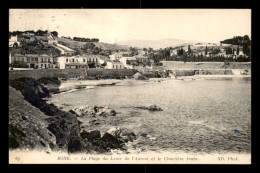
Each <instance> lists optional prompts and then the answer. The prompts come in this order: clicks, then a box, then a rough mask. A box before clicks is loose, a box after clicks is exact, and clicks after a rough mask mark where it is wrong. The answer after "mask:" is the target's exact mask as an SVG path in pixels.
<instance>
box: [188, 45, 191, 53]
mask: <svg viewBox="0 0 260 173" xmlns="http://www.w3.org/2000/svg"><path fill="white" fill-rule="evenodd" d="M190 54H191V49H190V45H188V55H190Z"/></svg>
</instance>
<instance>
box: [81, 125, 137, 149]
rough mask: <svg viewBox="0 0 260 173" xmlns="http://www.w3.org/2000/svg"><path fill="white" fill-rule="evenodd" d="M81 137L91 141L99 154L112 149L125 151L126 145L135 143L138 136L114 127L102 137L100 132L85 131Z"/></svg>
mask: <svg viewBox="0 0 260 173" xmlns="http://www.w3.org/2000/svg"><path fill="white" fill-rule="evenodd" d="M80 135H81V137H82V138H83V139H87V140H88V141H90V142H91V144H92V146H93V147H94V149H95V151H98V152H107V151H109V150H110V149H122V150H125V143H126V142H129V141H131V142H133V140H135V139H136V135H135V134H134V133H133V132H132V131H131V130H129V129H126V128H122V127H113V128H111V129H110V130H108V131H107V132H105V134H104V135H103V136H102V137H101V134H100V131H98V130H94V131H91V132H87V131H83V132H81V133H80Z"/></svg>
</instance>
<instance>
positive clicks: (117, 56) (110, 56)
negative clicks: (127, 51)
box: [109, 52, 122, 61]
mask: <svg viewBox="0 0 260 173" xmlns="http://www.w3.org/2000/svg"><path fill="white" fill-rule="evenodd" d="M121 57H122V53H121V52H116V53H114V54H112V55H109V58H110V60H112V61H114V60H119V59H120V58H121Z"/></svg>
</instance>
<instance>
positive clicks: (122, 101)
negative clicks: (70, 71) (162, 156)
mask: <svg viewBox="0 0 260 173" xmlns="http://www.w3.org/2000/svg"><path fill="white" fill-rule="evenodd" d="M113 82H115V81H113ZM49 101H50V102H52V103H54V104H55V105H57V106H59V107H61V108H62V109H64V110H69V109H72V108H77V107H81V106H86V105H93V106H94V105H97V106H109V107H111V108H113V109H115V111H116V112H117V115H116V116H114V117H109V118H107V120H105V121H104V122H105V123H103V124H100V125H95V126H90V127H89V131H91V130H100V131H101V132H102V133H105V132H106V131H107V130H109V129H110V128H112V127H115V126H116V127H124V128H128V129H131V130H132V131H133V132H134V133H135V134H138V135H139V136H140V138H138V140H136V141H135V142H133V143H132V146H134V147H133V150H139V151H144V152H145V151H153V152H182V151H183V152H189V153H230V152H231V153H245V154H248V153H250V152H251V77H208V78H196V79H193V78H189V79H182V80H178V79H171V78H169V79H158V80H149V81H137V80H133V79H132V80H117V81H116V84H115V85H104V86H91V85H89V86H86V87H85V88H83V89H82V88H81V89H79V90H73V92H64V93H60V94H54V95H52V98H51V99H50V100H49ZM150 105H156V106H159V107H160V108H162V109H163V111H149V110H145V109H140V108H138V107H143V106H150Z"/></svg>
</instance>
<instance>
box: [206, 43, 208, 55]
mask: <svg viewBox="0 0 260 173" xmlns="http://www.w3.org/2000/svg"><path fill="white" fill-rule="evenodd" d="M207 54H208V47H207V45H206V48H205V55H207Z"/></svg>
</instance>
